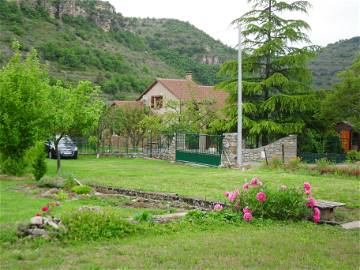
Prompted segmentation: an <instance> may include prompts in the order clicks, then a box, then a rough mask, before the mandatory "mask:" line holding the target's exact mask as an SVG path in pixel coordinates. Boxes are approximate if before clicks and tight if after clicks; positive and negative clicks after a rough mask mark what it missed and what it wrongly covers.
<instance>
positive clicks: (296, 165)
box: [286, 157, 301, 171]
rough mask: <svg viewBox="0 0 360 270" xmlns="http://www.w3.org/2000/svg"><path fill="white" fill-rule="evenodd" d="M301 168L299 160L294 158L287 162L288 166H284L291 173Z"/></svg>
mask: <svg viewBox="0 0 360 270" xmlns="http://www.w3.org/2000/svg"><path fill="white" fill-rule="evenodd" d="M300 167H301V158H299V157H295V158H292V159H290V160H289V162H288V164H286V168H287V169H290V170H292V171H297V170H299V169H300Z"/></svg>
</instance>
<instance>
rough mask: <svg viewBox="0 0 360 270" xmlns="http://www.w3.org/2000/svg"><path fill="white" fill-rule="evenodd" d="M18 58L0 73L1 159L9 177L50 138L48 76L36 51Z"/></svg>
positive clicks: (22, 168)
mask: <svg viewBox="0 0 360 270" xmlns="http://www.w3.org/2000/svg"><path fill="white" fill-rule="evenodd" d="M19 46H20V45H19V44H18V43H14V48H15V50H16V52H15V55H14V56H13V57H12V58H11V59H10V61H9V63H8V64H7V65H6V66H5V67H4V68H3V69H2V70H0V104H1V105H0V158H1V168H2V170H3V171H4V172H5V173H7V174H12V175H21V174H22V173H23V172H24V169H25V167H26V165H27V163H26V162H25V160H24V157H25V153H26V151H28V150H29V149H30V148H31V147H32V146H34V145H35V143H36V141H38V140H43V139H44V138H46V136H47V124H46V122H47V121H48V113H47V111H48V108H49V102H48V95H49V90H50V86H49V84H48V77H47V74H46V72H45V71H44V69H43V68H42V66H41V64H40V63H39V60H38V57H37V53H36V51H31V52H30V53H29V54H28V55H27V57H26V58H25V60H22V57H21V54H20V52H19V50H18V48H19Z"/></svg>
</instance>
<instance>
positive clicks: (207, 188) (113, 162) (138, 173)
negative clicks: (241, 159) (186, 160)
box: [48, 157, 360, 208]
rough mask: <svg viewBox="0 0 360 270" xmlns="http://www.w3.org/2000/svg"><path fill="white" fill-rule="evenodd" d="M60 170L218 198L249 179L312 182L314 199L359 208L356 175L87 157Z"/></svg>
mask: <svg viewBox="0 0 360 270" xmlns="http://www.w3.org/2000/svg"><path fill="white" fill-rule="evenodd" d="M48 165H49V174H51V175H55V169H56V167H55V166H56V161H54V160H50V161H49V162H48ZM62 166H63V172H64V174H73V175H75V176H76V177H77V178H78V179H81V180H83V181H84V182H88V183H97V184H103V185H111V186H117V187H123V188H130V189H137V190H143V191H158V192H169V193H177V194H180V195H186V196H193V197H199V198H206V199H214V200H224V197H223V192H224V191H230V190H233V189H235V188H238V187H241V186H242V184H243V183H244V181H245V180H246V179H247V180H250V179H251V178H252V177H254V176H257V177H259V178H260V179H262V180H263V181H264V182H265V183H266V184H269V185H274V186H280V185H281V184H287V185H289V186H294V187H299V188H301V187H302V186H303V183H304V182H305V181H308V182H310V183H311V184H312V186H313V196H314V197H315V198H317V199H323V200H333V201H338V202H344V203H346V205H347V207H350V208H359V207H360V193H359V192H358V191H359V187H360V186H359V184H360V179H359V178H356V177H347V176H336V175H325V176H319V175H310V174H304V173H302V172H298V173H291V172H285V171H282V170H266V169H259V168H257V169H256V170H255V169H252V170H249V171H246V172H241V171H239V170H233V169H219V168H204V167H192V166H189V165H181V164H172V163H170V162H169V161H162V160H144V159H125V158H101V159H95V158H93V157H86V158H80V159H79V160H63V161H62Z"/></svg>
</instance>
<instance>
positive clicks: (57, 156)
mask: <svg viewBox="0 0 360 270" xmlns="http://www.w3.org/2000/svg"><path fill="white" fill-rule="evenodd" d="M63 136H64V135H63V134H61V135H60V136H59V138H58V139H56V135H55V136H54V138H55V140H54V143H55V152H56V173H57V175H58V176H60V175H61V157H60V153H59V142H60V140H61V138H62V137H63Z"/></svg>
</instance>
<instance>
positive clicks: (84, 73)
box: [0, 0, 360, 99]
mask: <svg viewBox="0 0 360 270" xmlns="http://www.w3.org/2000/svg"><path fill="white" fill-rule="evenodd" d="M14 40H18V41H19V42H20V43H21V44H22V48H21V49H22V51H23V52H24V53H26V52H28V51H30V50H31V49H32V48H36V49H37V50H38V52H39V54H40V57H41V59H42V61H43V62H44V63H47V64H48V69H49V72H50V75H51V77H52V79H53V80H54V81H55V80H56V79H61V80H63V81H64V82H65V83H72V82H77V81H79V80H91V81H93V82H95V83H96V84H98V85H100V86H101V87H102V91H103V93H104V95H105V96H107V97H108V99H114V98H117V99H132V98H134V97H136V96H138V94H139V93H140V92H142V91H143V90H144V89H145V88H146V87H147V86H148V85H149V84H150V83H151V82H152V81H153V80H154V79H155V78H156V77H170V78H179V77H183V76H184V74H185V73H186V72H188V71H191V72H193V77H194V79H195V80H196V81H197V82H199V83H201V84H206V85H213V84H215V83H217V82H218V81H219V79H218V78H217V76H216V75H217V72H218V70H219V66H220V65H221V64H222V63H223V62H225V61H226V60H229V59H236V51H235V50H234V49H233V48H230V47H228V46H225V45H224V44H222V43H221V42H220V41H216V40H214V39H213V38H212V37H210V36H209V35H207V34H206V33H204V32H203V31H201V30H199V29H197V28H196V27H194V26H193V25H191V24H190V23H188V22H182V21H179V20H174V19H151V18H146V19H140V18H126V17H124V16H122V15H121V14H120V13H116V12H115V9H114V7H112V6H111V5H110V4H109V3H108V2H103V1H99V0H0V66H2V65H3V64H4V63H6V61H7V60H8V59H9V57H10V55H11V53H12V52H11V44H12V42H13V41H14ZM359 46H360V37H355V38H352V39H350V40H343V41H339V42H337V43H335V44H330V45H328V46H327V47H325V48H323V49H322V51H320V52H319V55H318V57H317V58H316V59H314V60H313V61H312V62H311V63H310V65H309V67H310V68H311V69H312V71H313V75H314V87H316V88H327V89H328V88H330V86H331V85H332V84H333V83H334V82H336V81H337V77H336V73H337V72H338V71H340V70H343V69H345V68H347V67H349V66H350V65H351V63H352V62H353V61H354V59H355V55H356V53H357V52H359Z"/></svg>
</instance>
